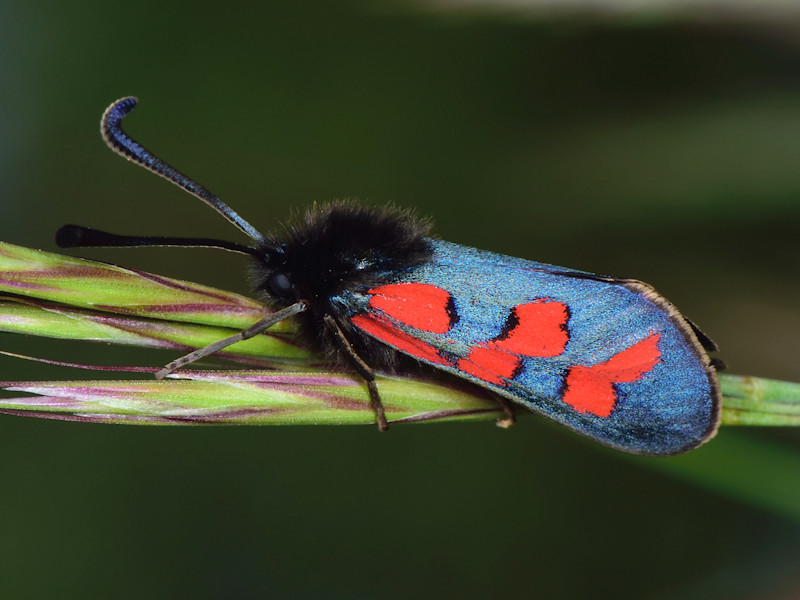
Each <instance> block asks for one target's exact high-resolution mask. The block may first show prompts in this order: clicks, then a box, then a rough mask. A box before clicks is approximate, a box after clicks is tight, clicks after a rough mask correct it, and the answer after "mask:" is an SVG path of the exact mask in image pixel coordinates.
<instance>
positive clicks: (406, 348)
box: [351, 314, 448, 365]
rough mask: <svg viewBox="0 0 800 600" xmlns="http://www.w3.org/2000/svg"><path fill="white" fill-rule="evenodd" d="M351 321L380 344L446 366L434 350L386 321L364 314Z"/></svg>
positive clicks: (444, 361)
mask: <svg viewBox="0 0 800 600" xmlns="http://www.w3.org/2000/svg"><path fill="white" fill-rule="evenodd" d="M351 321H352V323H353V325H355V326H356V327H359V328H360V329H363V330H364V331H366V332H367V333H369V334H370V335H372V336H374V337H376V338H378V339H379V340H381V341H382V342H385V343H387V344H389V345H390V346H394V347H395V348H397V349H398V350H401V351H403V352H406V353H408V354H410V355H411V356H414V357H416V358H419V359H420V360H427V361H428V362H432V363H436V364H442V365H445V364H448V362H447V361H446V360H445V359H444V358H442V356H441V354H439V351H438V350H437V349H436V348H434V347H433V346H431V345H430V344H427V343H425V342H423V341H422V340H418V339H417V338H415V337H413V336H411V335H409V334H407V333H405V332H404V331H401V330H399V329H398V328H397V327H395V326H394V325H393V324H392V323H391V322H390V321H389V320H388V319H385V318H381V317H379V316H377V315H370V314H365V315H356V316H354V317H353V318H352V319H351Z"/></svg>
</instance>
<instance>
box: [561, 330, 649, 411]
mask: <svg viewBox="0 0 800 600" xmlns="http://www.w3.org/2000/svg"><path fill="white" fill-rule="evenodd" d="M660 339H661V336H660V335H659V334H657V333H653V334H651V335H650V336H649V337H646V338H645V339H643V340H642V341H641V342H638V343H636V344H634V345H633V346H631V347H630V348H628V349H626V350H623V351H622V352H620V353H618V354H616V355H614V356H612V357H611V358H610V359H608V360H607V361H606V362H603V363H599V364H596V365H593V366H591V367H583V366H577V367H572V368H571V369H570V370H569V373H568V374H567V380H566V391H565V392H564V397H563V400H564V402H566V403H567V404H569V405H570V406H571V407H572V408H574V409H575V410H576V411H578V412H581V413H590V414H593V415H597V416H598V417H608V416H609V415H610V414H611V412H612V411H613V410H614V407H615V406H616V404H617V392H616V390H615V389H614V384H615V383H632V382H634V381H638V380H639V379H641V377H642V376H643V375H644V374H645V373H647V372H648V371H651V370H652V369H653V367H655V366H656V365H657V364H658V361H659V359H660V358H661V351H660V350H659V349H658V341H659V340H660Z"/></svg>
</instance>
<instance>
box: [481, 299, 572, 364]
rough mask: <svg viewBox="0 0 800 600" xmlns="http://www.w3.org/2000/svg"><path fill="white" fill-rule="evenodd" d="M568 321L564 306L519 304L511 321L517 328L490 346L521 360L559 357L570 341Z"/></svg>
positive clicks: (557, 303) (513, 312) (540, 303)
mask: <svg viewBox="0 0 800 600" xmlns="http://www.w3.org/2000/svg"><path fill="white" fill-rule="evenodd" d="M568 319H569V311H568V310H567V305H566V304H564V303H563V302H547V301H541V300H540V301H537V302H529V303H528V304H520V305H518V306H515V307H514V308H513V309H512V311H511V320H512V322H514V321H516V325H514V327H513V328H512V329H511V330H510V331H507V332H505V333H504V334H503V335H501V336H500V337H498V338H497V339H495V341H494V342H493V343H492V344H491V345H492V346H493V347H496V348H499V349H501V350H506V351H508V352H513V353H514V354H521V355H523V356H536V357H542V358H547V357H552V356H558V355H559V354H561V353H562V352H564V348H565V347H566V345H567V342H568V341H569V332H568V331H567V320H568Z"/></svg>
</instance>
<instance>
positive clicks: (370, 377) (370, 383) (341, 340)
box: [323, 315, 389, 431]
mask: <svg viewBox="0 0 800 600" xmlns="http://www.w3.org/2000/svg"><path fill="white" fill-rule="evenodd" d="M323 320H324V321H325V326H326V327H327V328H328V330H329V331H330V332H331V333H332V334H333V337H334V338H335V339H336V343H338V344H339V347H340V348H341V349H342V350H344V352H345V353H346V354H347V356H349V357H350V361H351V362H352V363H353V367H354V368H355V370H356V372H357V373H358V374H359V375H361V377H362V378H363V379H364V381H366V382H367V391H368V392H369V403H370V406H371V407H372V410H373V411H375V418H376V419H377V420H378V429H380V430H381V431H387V430H388V429H389V423H387V422H386V414H385V413H384V411H383V403H382V402H381V397H380V394H378V386H377V385H376V384H375V374H374V373H373V372H372V368H371V367H370V366H369V365H368V364H367V363H365V362H364V359H362V358H361V357H360V356H359V355H358V354H356V351H355V350H354V349H353V346H352V344H350V341H349V340H348V339H347V338H346V337H345V335H344V333H343V332H342V329H341V327H339V324H338V323H337V322H336V319H334V318H333V317H332V316H330V315H325V317H323Z"/></svg>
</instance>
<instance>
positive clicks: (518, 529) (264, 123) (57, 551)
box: [0, 0, 800, 599]
mask: <svg viewBox="0 0 800 600" xmlns="http://www.w3.org/2000/svg"><path fill="white" fill-rule="evenodd" d="M710 17H713V15H708V14H706V16H705V20H703V21H702V22H701V21H697V20H695V19H694V18H693V16H692V15H691V14H689V15H685V16H683V17H681V18H672V19H665V18H656V17H655V16H654V15H652V14H651V15H646V16H645V17H642V16H641V15H639V16H637V15H635V14H634V15H628V16H627V17H624V19H621V18H616V19H615V18H613V17H610V16H607V15H606V16H604V15H602V14H597V15H595V16H594V17H592V18H591V19H590V18H588V17H586V16H583V17H574V16H572V17H555V16H548V17H545V16H541V15H538V16H537V15H536V14H535V13H534V14H527V15H516V14H514V13H511V12H509V13H503V14H501V15H497V14H491V13H483V14H481V13H474V14H473V13H463V12H453V13H450V12H448V11H438V12H423V11H419V12H417V11H415V10H412V9H410V8H409V7H407V6H404V5H402V4H391V5H384V6H383V8H381V9H380V10H378V9H376V8H374V7H369V6H368V5H367V4H366V3H362V2H350V3H337V7H336V8H333V7H331V6H330V3H327V2H324V1H319V2H294V3H282V2H262V3H260V5H258V6H257V5H256V4H253V5H252V6H250V7H248V8H239V7H237V5H236V3H221V4H218V3H197V2H172V3H165V2H141V3H121V2H117V3H109V2H99V1H83V2H72V3H60V2H55V1H54V0H51V1H49V2H48V1H43V2H28V3H22V2H11V3H7V2H4V3H2V4H0V61H2V62H1V63H0V107H2V110H0V135H1V137H0V181H1V182H2V188H0V189H1V190H2V196H1V198H2V211H3V212H2V214H3V218H2V219H1V220H0V239H3V240H6V241H9V242H13V243H17V244H21V245H26V246H31V247H37V248H44V249H47V250H54V249H55V245H54V243H53V241H52V238H53V233H54V231H55V230H56V229H57V228H58V226H60V225H61V224H63V223H66V222H75V223H80V224H85V225H93V226H96V227H98V228H103V229H107V230H110V231H115V232H119V233H130V234H155V235H158V234H166V235H188V236H192V235H195V236H209V237H224V238H228V239H236V240H241V238H240V237H239V234H238V232H237V231H236V230H234V229H233V228H232V227H230V226H229V225H228V224H226V223H225V222H224V221H223V220H222V219H221V218H219V217H218V216H216V215H215V214H213V213H212V211H210V210H208V209H207V208H206V207H204V206H202V205H201V203H200V202H198V201H197V200H195V199H193V198H191V197H189V196H187V195H186V194H183V193H182V192H181V191H180V190H178V189H177V188H175V187H174V186H170V185H168V184H166V183H164V182H163V181H161V180H159V179H158V178H156V177H154V176H152V175H150V174H147V173H146V172H145V171H143V170H141V169H136V168H134V167H132V166H131V165H129V164H126V162H125V161H123V160H122V159H120V158H118V157H116V156H115V155H113V154H112V153H111V152H110V151H108V150H107V149H106V148H105V147H104V145H103V144H102V142H101V140H100V136H99V133H98V120H99V117H100V114H101V112H102V110H103V109H104V108H105V107H106V106H107V105H108V104H109V103H110V102H111V101H112V100H114V99H116V98H118V97H120V96H123V95H129V94H134V95H137V96H138V97H139V98H140V105H139V108H137V110H136V111H135V112H134V113H133V114H132V115H131V116H130V117H129V119H128V120H127V121H126V127H127V129H128V131H129V132H131V133H132V134H133V135H134V136H136V137H137V138H139V139H140V140H141V141H143V142H144V143H145V144H146V145H147V146H149V147H150V148H151V149H152V150H154V151H155V152H156V153H158V154H160V155H161V156H162V157H163V158H165V159H166V160H168V161H170V162H172V163H173V164H174V165H175V166H177V167H178V168H180V169H182V170H184V171H185V172H186V173H187V174H189V175H190V176H193V177H196V178H197V179H198V180H199V181H200V182H202V183H203V184H205V185H207V186H208V187H210V188H211V189H212V190H213V191H215V192H216V193H217V194H219V195H220V196H221V197H222V198H223V199H224V200H226V201H227V202H229V203H230V204H231V205H232V206H233V207H234V208H235V209H236V210H237V211H239V212H240V213H241V214H242V215H243V216H245V218H247V219H248V220H250V221H251V222H252V223H253V224H254V225H255V226H256V227H259V228H262V229H265V230H266V229H269V228H271V227H272V226H273V225H274V224H276V223H278V222H280V221H281V220H282V219H283V218H285V217H286V216H287V215H288V214H289V211H290V210H291V207H305V206H308V205H309V204H310V203H311V202H313V201H324V200H327V199H330V198H333V197H346V196H358V197H360V198H362V199H367V200H369V201H373V202H385V201H393V202H396V203H398V204H401V205H404V206H413V207H416V208H417V209H418V210H419V211H420V212H421V213H424V214H429V215H431V216H432V217H434V219H435V221H436V223H437V231H438V234H439V235H440V236H442V237H443V238H445V239H448V240H451V241H455V242H459V243H463V244H467V245H474V246H478V247H482V248H486V249H490V250H494V251H499V252H504V253H508V254H513V255H516V256H522V257H526V258H531V259H536V260H540V261H544V262H553V263H556V264H562V265H565V266H571V267H577V268H582V269H587V270H593V271H597V272H602V273H611V274H616V275H620V276H631V277H637V278H640V279H644V280H646V281H648V282H650V283H653V284H654V285H656V286H657V287H658V289H659V290H660V291H662V292H663V293H664V294H665V295H667V296H668V297H669V298H670V299H671V300H673V301H674V302H675V303H676V304H677V305H678V306H679V307H680V308H681V309H682V310H683V311H684V312H685V313H686V314H687V315H688V316H689V317H690V318H692V319H694V320H695V321H697V322H698V323H700V324H701V325H702V326H703V328H704V329H705V330H706V331H707V332H708V333H709V334H710V335H711V336H712V337H713V338H715V339H716V341H717V342H718V343H719V345H720V346H721V348H722V349H723V351H722V353H721V356H722V357H724V358H725V359H726V360H727V362H728V363H729V365H730V371H731V372H733V373H738V374H748V375H758V376H765V377H775V378H780V379H787V380H794V381H800V366H798V350H797V349H798V338H799V337H800V312H799V311H798V300H800V280H799V279H798V266H800V235H798V233H799V232H800V227H799V225H800V168H798V163H799V162H800V161H798V159H800V42H799V41H798V40H800V37H798V35H797V31H798V29H797V27H796V26H795V25H794V24H793V23H791V22H787V20H786V19H777V20H773V21H764V22H761V21H760V20H758V19H755V20H744V19H743V20H738V21H732V20H729V21H719V22H716V21H715V22H713V23H712V19H711V18H710ZM83 254H84V255H86V256H90V257H93V258H100V259H105V260H110V261H115V262H120V263H123V264H125V265H129V266H135V267H139V268H144V269H149V270H153V271H156V272H158V273H162V274H166V275H171V276H176V277H181V278H185V279H190V280H195V281H201V282H203V283H208V284H212V285H217V286H222V287H226V288H229V289H233V290H237V291H241V292H246V291H247V286H246V283H245V282H244V279H243V278H242V274H243V272H244V264H243V262H242V260H241V258H239V257H237V256H235V255H227V254H225V253H219V252H213V251H207V250H197V249H194V250H180V249H172V250H170V249H142V250H127V251H126V250H120V249H115V250H113V249H112V250H87V251H85V252H83ZM1 347H2V348H5V349H9V350H14V351H21V352H27V353H31V354H35V355H38V356H44V357H48V358H55V359H62V360H64V359H66V360H79V361H86V362H95V363H98V362H103V363H108V364H133V363H135V364H148V365H160V364H162V363H164V362H167V361H168V360H171V359H172V358H174V355H172V354H166V353H164V354H162V353H159V352H157V351H145V350H136V349H120V348H109V347H99V346H92V345H89V344H84V345H80V344H73V343H63V342H56V341H48V340H41V339H31V340H28V339H24V338H21V337H18V336H11V335H3V336H2V346H1ZM0 373H2V377H1V378H2V379H24V378H32V379H46V378H53V379H57V378H70V377H85V374H82V373H78V374H76V373H74V372H71V371H69V370H65V369H58V368H55V367H52V368H45V367H43V366H40V365H31V364H26V363H24V362H22V361H17V360H13V359H11V358H2V359H0ZM0 431H2V435H0V448H2V452H3V456H4V460H3V463H2V467H0V481H1V482H2V488H0V490H1V491H0V514H1V515H2V517H0V594H1V595H2V597H3V598H19V597H30V598H55V597H70V596H74V597H82V598H95V597H97V598H99V597H106V598H156V599H159V598H176V597H181V596H183V597H192V598H206V597H218V598H223V597H226V598H232V597H236V598H250V597H270V596H271V597H292V598H295V597H300V598H379V597H386V598H427V597H437V598H486V597H495V598H525V597H541V598H554V597H560V598H568V597H571V598H584V597H591V598H617V599H624V598H656V599H672V598H676V599H677V598H680V599H687V598H704V599H705V598H795V597H797V593H800V592H799V590H800V574H798V573H800V436H798V434H797V432H796V431H786V430H784V431H778V430H767V429H762V430H757V429H749V430H731V429H730V428H726V429H723V430H722V431H721V432H720V434H719V436H718V437H717V439H715V440H714V441H713V442H712V443H710V444H709V445H707V446H705V447H703V448H702V449H700V450H697V451H695V452H693V453H690V454H688V455H686V456H682V457H677V458H671V459H642V458H631V457H627V456H624V455H622V454H620V453H616V452H614V451H610V450H606V449H604V448H601V447H599V446H596V445H594V444H591V443H588V442H584V441H582V440H579V439H578V438H577V437H576V436H574V435H572V434H570V433H567V432H565V431H563V430H560V429H558V428H556V427H554V426H551V425H549V424H547V423H544V422H543V421H542V420H541V419H539V418H535V417H530V418H524V419H522V420H521V422H520V423H519V424H518V426H517V427H514V428H513V429H512V430H510V431H502V430H499V429H497V428H495V427H493V426H492V425H491V424H488V423H475V424H464V425H438V426H403V427H395V428H393V430H392V432H391V433H390V434H387V435H379V434H378V433H377V431H376V430H375V429H373V428H369V427H360V428H359V427H338V428H323V427H319V428H286V429H278V428H272V429H269V428H239V429H237V428H229V429H223V428H191V429H189V428H186V429H180V428H144V427H143V428H133V427H121V426H99V425H85V424H77V423H58V422H49V421H38V420H27V419H21V418H12V417H3V418H0Z"/></svg>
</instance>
